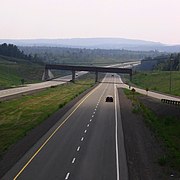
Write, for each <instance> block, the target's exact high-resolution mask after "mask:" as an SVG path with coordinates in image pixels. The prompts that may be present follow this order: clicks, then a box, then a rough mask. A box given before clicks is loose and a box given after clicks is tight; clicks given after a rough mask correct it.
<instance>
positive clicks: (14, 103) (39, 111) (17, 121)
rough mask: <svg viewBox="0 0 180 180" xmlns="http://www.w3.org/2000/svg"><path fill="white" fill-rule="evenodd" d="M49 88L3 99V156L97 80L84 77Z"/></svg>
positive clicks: (0, 140) (0, 122)
mask: <svg viewBox="0 0 180 180" xmlns="http://www.w3.org/2000/svg"><path fill="white" fill-rule="evenodd" d="M76 82H77V83H76V84H73V83H67V84H64V85H60V86H57V87H54V88H49V89H47V90H44V91H42V92H39V93H37V94H35V95H31V96H24V97H22V98H20V99H17V100H11V101H4V102H1V103H0V156H2V155H3V153H4V152H5V151H6V150H7V149H8V148H9V147H10V146H11V145H12V144H14V143H16V142H17V141H18V140H19V139H21V138H22V137H24V136H25V135H26V133H27V132H28V131H30V130H31V129H33V128H34V127H35V126H37V125H38V124H40V123H41V122H43V121H44V120H45V119H46V118H47V117H49V116H50V115H51V114H53V113H54V112H55V111H57V110H58V109H60V108H61V107H63V106H64V105H65V104H66V103H68V102H70V101H71V100H72V99H74V98H75V97H76V96H78V95H79V94H81V93H82V92H83V91H85V90H86V89H88V88H90V87H92V86H93V84H94V79H92V78H89V79H87V78H86V79H82V80H79V81H76Z"/></svg>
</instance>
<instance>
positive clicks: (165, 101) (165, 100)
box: [161, 99, 180, 106]
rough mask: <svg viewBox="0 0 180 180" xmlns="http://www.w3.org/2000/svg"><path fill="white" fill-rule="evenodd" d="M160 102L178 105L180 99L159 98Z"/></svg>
mask: <svg viewBox="0 0 180 180" xmlns="http://www.w3.org/2000/svg"><path fill="white" fill-rule="evenodd" d="M161 102H162V103H167V104H173V105H176V106H180V101H174V100H169V99H161Z"/></svg>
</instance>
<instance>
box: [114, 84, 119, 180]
mask: <svg viewBox="0 0 180 180" xmlns="http://www.w3.org/2000/svg"><path fill="white" fill-rule="evenodd" d="M114 104H115V124H116V127H115V139H116V175H117V180H119V153H118V128H117V102H116V85H115V84H114Z"/></svg>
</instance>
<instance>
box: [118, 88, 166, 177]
mask: <svg viewBox="0 0 180 180" xmlns="http://www.w3.org/2000/svg"><path fill="white" fill-rule="evenodd" d="M118 93H119V100H120V106H121V117H122V125H123V131H124V142H125V148H126V156H127V164H128V171H129V179H130V180H139V179H146V180H152V179H155V180H156V179H158V180H161V179H163V180H164V179H167V177H166V176H165V175H164V172H163V168H162V167H160V166H159V165H158V162H157V159H158V157H159V155H160V154H161V153H162V150H161V148H160V145H159V144H158V142H157V140H156V138H155V137H154V136H153V133H152V132H151V131H150V130H149V128H148V127H147V126H146V125H145V123H144V121H143V118H142V117H141V116H140V115H138V114H134V113H133V112H132V103H131V101H130V100H129V99H127V97H126V96H125V95H124V93H123V90H122V89H118Z"/></svg>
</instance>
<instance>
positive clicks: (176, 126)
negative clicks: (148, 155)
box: [124, 90, 180, 171]
mask: <svg viewBox="0 0 180 180" xmlns="http://www.w3.org/2000/svg"><path fill="white" fill-rule="evenodd" d="M124 92H125V94H126V95H127V96H128V98H130V99H131V100H132V102H133V107H134V109H133V112H136V113H141V114H142V115H143V117H144V120H145V122H146V124H147V125H148V126H149V127H150V128H151V130H152V131H153V132H154V133H155V134H156V136H157V137H158V138H159V139H161V140H162V142H163V144H164V147H165V148H166V149H167V152H165V155H162V157H159V159H158V160H157V161H158V163H159V164H160V165H162V166H163V165H169V166H171V167H173V168H174V169H176V170H178V171H180V123H179V120H180V119H179V117H162V116H161V117H158V116H157V115H156V114H155V113H154V112H153V111H152V110H150V109H149V108H147V107H145V106H144V105H143V104H142V103H141V102H140V101H139V100H138V96H141V95H140V94H136V95H135V96H133V94H132V92H131V91H129V90H124Z"/></svg>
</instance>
